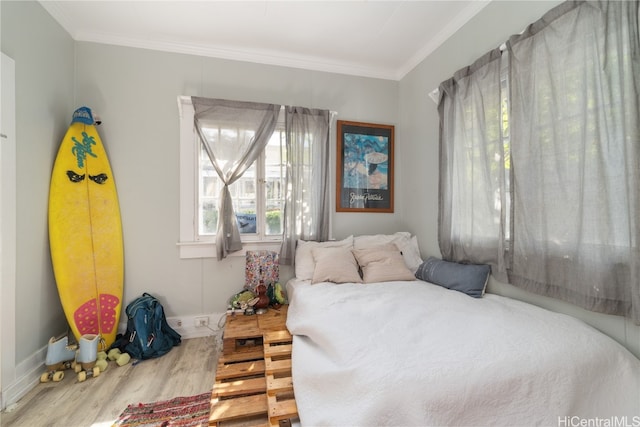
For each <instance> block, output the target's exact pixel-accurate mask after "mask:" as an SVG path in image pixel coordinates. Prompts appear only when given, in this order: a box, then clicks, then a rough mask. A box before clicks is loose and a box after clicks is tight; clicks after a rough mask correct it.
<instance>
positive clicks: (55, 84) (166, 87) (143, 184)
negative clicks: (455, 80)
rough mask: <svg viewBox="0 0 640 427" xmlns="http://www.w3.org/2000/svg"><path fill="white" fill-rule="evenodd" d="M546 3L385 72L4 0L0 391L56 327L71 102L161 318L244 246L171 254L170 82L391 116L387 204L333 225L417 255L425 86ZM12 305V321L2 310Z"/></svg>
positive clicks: (191, 297) (601, 319)
mask: <svg viewBox="0 0 640 427" xmlns="http://www.w3.org/2000/svg"><path fill="white" fill-rule="evenodd" d="M557 3H558V2H548V3H547V2H517V3H516V2H493V3H491V4H489V5H488V6H487V7H486V8H485V9H483V10H482V11H481V13H479V14H478V15H477V16H475V17H474V18H473V19H471V20H470V21H469V22H468V23H467V24H466V25H465V26H464V27H463V28H461V29H460V30H459V31H457V32H456V33H455V34H454V35H453V36H452V37H450V38H449V39H448V40H447V41H446V42H445V43H444V44H443V45H442V46H440V47H439V48H438V49H437V50H435V51H434V52H433V53H432V54H431V55H430V56H429V57H428V58H426V59H425V60H424V61H423V62H422V63H421V64H420V65H418V66H417V67H416V68H415V69H414V70H413V71H411V72H410V73H409V74H408V75H407V76H405V77H404V78H403V79H402V80H400V81H392V80H382V79H372V78H361V77H353V76H346V75H339V74H330V73H322V72H312V71H304V70H298V69H291V68H283V67H277V66H266V65H259V64H252V63H241V62H234V61H228V60H220V59H213V58H203V57H199V56H193V55H184V54H171V53H163V52H157V51H151V50H145V49H137V48H126V47H118V46H109V45H102V44H97V43H91V42H75V41H74V40H73V39H72V38H71V37H70V36H69V35H68V34H67V33H66V32H65V31H64V30H63V29H62V28H61V27H60V26H59V25H58V24H57V23H56V22H55V21H54V20H53V19H52V18H51V16H50V15H49V14H48V13H47V12H46V11H45V10H44V9H43V8H42V7H41V5H40V4H39V3H37V2H5V1H3V2H2V4H1V19H2V51H3V53H5V54H7V55H9V56H10V57H12V58H13V59H14V60H15V61H16V94H17V95H16V128H17V134H18V135H19V144H18V148H17V168H16V170H17V172H16V173H17V180H16V182H17V184H16V187H17V189H16V190H17V191H16V192H17V195H16V211H17V220H16V234H17V235H18V236H20V237H19V239H17V240H16V253H15V254H16V259H15V264H16V271H15V280H14V286H13V287H12V288H11V289H4V287H5V286H6V283H5V282H4V281H3V289H2V299H1V301H2V305H3V307H2V316H3V317H2V319H3V321H2V340H1V342H2V348H1V362H2V383H1V384H2V394H3V402H4V401H5V400H7V401H10V400H11V399H12V397H15V395H16V394H19V393H20V392H21V391H22V388H24V387H26V386H27V384H28V382H29V380H28V378H25V377H26V373H29V372H30V371H31V370H33V369H35V368H37V366H38V361H39V360H40V361H41V360H42V348H43V345H44V343H46V341H47V340H48V339H49V337H50V336H52V335H56V334H59V333H60V332H61V330H63V329H64V328H65V326H64V324H65V322H64V317H63V314H62V311H61V309H60V308H59V304H58V295H57V292H56V289H55V283H54V280H53V274H52V271H51V264H50V256H49V253H48V241H47V230H46V203H47V191H48V182H49V176H50V170H51V165H52V162H53V158H54V156H55V150H56V149H57V145H58V143H59V139H60V137H61V135H62V134H63V132H64V130H65V128H66V126H67V124H68V117H69V114H70V112H71V111H73V110H74V109H75V108H76V107H77V106H78V105H81V104H84V103H86V104H89V105H91V106H93V108H95V109H97V110H101V114H102V115H103V116H106V117H105V118H107V117H108V121H109V122H111V123H113V124H114V125H111V127H109V125H108V123H107V122H105V131H104V132H106V134H105V137H104V140H105V143H106V144H107V146H109V150H110V155H111V158H112V162H113V165H114V172H115V173H116V176H117V179H118V182H119V183H120V184H119V191H120V197H121V205H122V215H123V218H124V236H125V251H126V276H125V282H126V285H125V289H126V290H125V299H126V300H130V299H132V298H134V297H135V296H137V295H139V294H140V293H142V292H144V291H151V292H155V293H157V294H159V295H161V296H162V297H163V298H164V299H165V301H167V302H168V304H167V311H168V316H169V317H175V316H196V315H200V314H208V315H212V316H213V315H215V314H216V313H221V312H222V311H223V310H224V308H225V302H226V300H227V298H228V297H229V295H231V294H232V293H234V292H235V291H236V289H237V288H238V286H239V284H240V283H242V280H243V267H244V259H243V258H233V257H231V258H229V259H227V260H224V261H222V262H219V263H218V262H215V261H214V260H212V259H189V260H181V259H179V256H178V250H177V247H176V243H177V240H178V223H179V218H178V209H177V205H178V204H179V202H178V200H179V188H178V184H177V177H178V164H177V162H176V161H175V159H176V158H177V156H178V147H177V143H176V141H177V139H178V129H177V123H178V119H177V108H176V96H177V95H183V94H195V93H198V94H201V95H203V96H212V97H213V96H215V97H220V98H231V99H243V100H255V101H264V102H271V101H279V102H284V103H295V104H299V105H307V106H318V107H325V108H330V109H332V110H335V111H338V112H339V115H340V116H339V117H340V118H344V119H349V120H357V121H364V122H380V123H393V124H395V125H396V127H397V132H398V135H397V137H396V138H397V139H396V141H397V148H396V149H397V157H396V159H397V160H396V162H397V163H396V164H398V165H402V168H400V167H399V168H398V169H397V171H398V176H397V178H396V179H397V187H396V188H397V193H396V212H395V213H394V214H375V215H374V214H352V213H348V214H334V215H333V218H334V235H335V237H337V238H339V237H344V236H346V235H348V234H369V233H391V232H395V231H398V230H411V231H412V232H413V233H415V234H416V235H417V236H418V238H419V242H420V245H421V247H420V249H421V252H422V255H423V256H424V257H426V256H427V255H430V254H438V253H439V249H438V244H437V238H436V237H437V202H436V201H437V189H438V186H437V182H438V173H437V168H438V147H437V129H438V118H437V111H436V108H435V104H433V103H432V102H431V101H430V100H429V99H428V98H427V94H428V93H429V92H430V91H431V90H432V89H433V88H435V87H436V86H437V85H438V84H439V83H440V82H441V81H442V80H444V79H446V78H448V77H450V76H451V75H452V73H453V72H454V71H455V70H457V69H459V68H460V67H462V66H465V65H467V64H469V63H471V62H472V61H474V60H475V59H476V58H477V57H478V56H480V55H481V54H483V53H485V52H486V51H487V50H489V49H491V48H493V47H495V46H497V45H499V44H500V43H502V42H503V41H504V40H505V39H506V38H507V37H508V36H509V35H511V34H514V33H517V32H518V31H520V30H521V29H522V28H523V27H524V26H525V25H527V24H528V23H530V22H532V21H534V20H536V19H538V18H539V17H540V16H541V15H542V14H543V13H544V12H546V11H547V10H548V9H550V8H551V7H552V6H553V5H555V4H557ZM504 17H508V19H505V18H504ZM140 122H141V123H144V124H145V126H144V128H140V127H138V123H140ZM115 124H118V126H115ZM118 140H127V141H135V142H136V143H135V144H129V145H127V146H126V147H123V146H118V145H117V144H116V143H115V142H112V141H118ZM158 146H159V147H162V148H163V149H156V147H158ZM124 182H126V183H127V186H126V187H125V186H124V184H122V183H124ZM123 187H124V188H123ZM416 194H420V195H422V196H421V197H417V198H416V197H415V196H414V195H416ZM157 213H162V214H160V215H158V214H157ZM282 274H283V278H285V279H286V277H287V274H288V275H289V276H291V275H292V272H291V271H289V272H287V270H286V269H283V273H282ZM212 284H213V285H212ZM490 290H491V291H493V292H497V293H502V294H505V295H509V296H514V297H515V298H519V299H524V300H528V301H532V302H534V303H536V304H540V305H543V306H546V307H549V308H551V309H554V310H558V311H565V312H568V313H569V314H572V315H574V316H576V317H579V318H582V319H584V320H586V321H588V322H589V323H591V324H593V325H595V326H596V327H597V328H599V329H601V330H603V331H604V332H605V333H607V334H609V335H611V336H613V337H614V338H615V339H616V340H618V341H620V342H621V343H622V344H624V345H625V346H627V347H628V348H629V349H630V350H631V351H633V352H634V354H636V355H640V328H638V327H637V326H635V325H633V323H632V322H630V321H628V320H624V319H620V318H618V317H612V316H603V315H597V314H594V313H589V312H586V311H584V310H581V309H577V308H575V307H573V306H570V305H567V304H562V303H560V302H558V301H555V300H551V299H548V298H542V297H536V296H533V295H530V294H526V293H524V292H522V291H519V290H517V289H515V288H513V287H510V286H508V285H504V284H500V283H497V282H492V283H491V285H490ZM10 314H13V315H14V316H15V320H14V319H13V318H11V317H10V318H9V319H10V321H8V322H5V321H4V319H6V317H5V316H8V315H10ZM18 331H19V333H18Z"/></svg>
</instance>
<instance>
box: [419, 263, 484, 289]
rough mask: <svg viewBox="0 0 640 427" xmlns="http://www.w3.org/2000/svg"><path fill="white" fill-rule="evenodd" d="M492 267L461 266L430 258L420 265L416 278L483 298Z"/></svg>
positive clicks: (477, 265)
mask: <svg viewBox="0 0 640 427" xmlns="http://www.w3.org/2000/svg"><path fill="white" fill-rule="evenodd" d="M490 272H491V267H490V266H488V265H486V264H482V265H479V264H460V263H457V262H450V261H443V260H441V259H438V258H435V257H429V258H427V260H426V261H424V262H423V263H422V264H420V267H418V270H417V271H416V277H417V278H418V279H420V280H424V281H425V282H431V283H433V284H436V285H439V286H442V287H445V288H447V289H452V290H454V291H459V292H464V293H465V294H467V295H469V296H472V297H474V298H482V295H483V294H484V290H485V288H486V286H487V282H488V281H489V273H490Z"/></svg>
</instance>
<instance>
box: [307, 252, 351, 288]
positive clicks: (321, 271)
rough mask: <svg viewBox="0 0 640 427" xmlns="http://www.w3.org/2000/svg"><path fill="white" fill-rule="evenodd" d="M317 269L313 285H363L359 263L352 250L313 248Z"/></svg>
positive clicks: (312, 280) (312, 281) (314, 273)
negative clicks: (326, 283)
mask: <svg viewBox="0 0 640 427" xmlns="http://www.w3.org/2000/svg"><path fill="white" fill-rule="evenodd" d="M311 252H312V253H313V259H314V260H315V262H316V269H315V270H314V272H313V278H312V279H311V283H320V282H333V283H362V278H361V277H360V273H359V272H358V263H357V262H356V259H355V258H354V257H353V254H352V253H351V249H350V248H322V247H319V248H313V250H312V251H311Z"/></svg>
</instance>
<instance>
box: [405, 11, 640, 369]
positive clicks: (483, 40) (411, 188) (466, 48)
mask: <svg viewBox="0 0 640 427" xmlns="http://www.w3.org/2000/svg"><path fill="white" fill-rule="evenodd" d="M559 3H560V2H559V1H555V0H554V1H517V2H516V1H493V2H491V3H490V4H489V5H488V6H487V7H485V8H484V9H483V10H482V11H481V12H480V13H479V14H478V15H477V16H475V17H474V18H473V19H471V20H470V21H469V22H468V23H467V24H466V25H465V26H464V27H463V28H461V29H460V30H459V31H458V32H456V33H455V34H454V35H453V36H452V37H451V38H449V39H448V40H447V41H446V42H445V43H444V44H443V45H442V46H440V47H439V48H438V49H437V50H436V51H435V52H433V53H432V54H431V55H430V56H429V57H428V58H426V59H425V60H424V61H423V62H422V63H421V64H420V65H419V66H417V67H416V68H415V69H414V70H413V71H412V72H411V73H409V74H408V75H407V76H406V77H405V78H404V79H402V81H401V82H400V92H399V93H400V100H401V102H400V110H399V118H400V129H401V130H402V132H403V138H402V140H403V143H404V144H406V146H407V149H406V150H403V152H402V160H401V161H402V163H403V171H405V172H408V171H411V172H410V173H411V177H412V178H411V179H408V176H407V179H405V180H404V182H405V185H404V187H403V188H402V193H403V196H404V200H405V204H404V205H403V206H402V208H401V209H402V212H403V220H404V221H405V222H406V225H407V228H408V229H411V230H414V231H415V232H416V234H417V235H418V239H419V242H420V247H421V250H422V255H423V257H426V256H429V255H433V256H438V257H439V256H440V249H439V247H438V240H437V238H438V234H437V225H438V132H439V122H438V111H437V107H436V104H435V103H434V102H433V101H432V100H431V99H430V98H429V97H428V94H429V92H431V91H432V90H433V89H435V88H436V87H438V85H439V84H440V82H442V81H444V80H446V79H448V78H450V77H451V76H452V75H453V73H454V72H455V71H457V70H458V69H460V68H462V67H464V66H467V65H470V64H471V63H473V61H475V60H476V59H477V58H479V57H480V56H482V55H483V54H484V53H486V52H488V51H489V50H491V49H493V48H495V47H498V46H499V45H500V44H502V43H503V42H505V41H506V40H507V39H508V38H509V36H510V35H511V34H516V33H518V32H520V31H522V30H523V29H524V28H525V27H526V26H527V25H528V24H530V23H532V22H534V21H536V20H538V19H539V18H540V17H542V15H543V14H544V13H545V12H547V11H548V10H550V9H551V8H552V7H554V6H555V5H557V4H559ZM506 17H508V19H506ZM488 290H489V292H494V293H498V294H502V295H506V296H510V297H513V298H517V299H521V300H524V301H528V302H530V303H533V304H536V305H540V306H542V307H545V308H548V309H551V310H554V311H560V312H563V313H567V314H570V315H572V316H575V317H578V318H580V319H582V320H584V321H586V322H587V323H589V324H591V325H593V326H594V327H596V328H597V329H600V330H601V331H603V332H605V333H607V334H608V335H611V336H612V337H613V338H615V339H616V340H617V341H619V342H620V343H622V344H623V345H625V346H626V347H627V348H629V349H630V350H631V351H632V352H633V353H634V354H635V355H636V356H638V357H640V327H638V326H636V325H634V324H633V322H631V321H629V320H625V319H623V318H621V317H617V316H607V315H601V314H597V313H592V312H589V311H586V310H582V309H580V308H578V307H575V306H573V305H569V304H565V303H563V302H561V301H558V300H554V299H551V298H545V297H540V296H537V295H533V294H530V293H527V292H524V291H522V290H520V289H517V288H515V287H513V286H510V285H507V284H504V283H498V282H496V281H494V280H492V281H490V283H489V288H488Z"/></svg>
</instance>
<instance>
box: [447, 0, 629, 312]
mask: <svg viewBox="0 0 640 427" xmlns="http://www.w3.org/2000/svg"><path fill="white" fill-rule="evenodd" d="M638 7H639V6H638V3H637V2H611V3H595V2H593V3H592V2H588V3H570V2H566V3H562V4H561V5H559V6H557V7H556V8H554V9H553V10H552V11H550V12H549V13H548V14H546V15H545V17H544V18H543V19H542V20H541V21H539V22H537V23H534V24H532V25H530V26H528V27H527V29H526V30H525V31H524V32H523V34H522V35H520V36H514V37H512V38H510V39H509V41H508V42H507V43H506V48H507V49H506V51H505V52H504V53H500V52H499V50H498V49H496V50H494V51H492V52H489V53H488V54H487V55H485V56H483V57H482V58H480V59H479V60H477V61H476V62H475V63H474V64H472V65H471V66H469V67H466V68H464V69H462V70H460V71H458V72H457V73H456V74H455V75H454V77H453V78H451V79H449V80H447V81H445V82H443V83H442V84H441V85H440V90H441V91H442V92H443V95H442V97H441V98H440V105H439V112H440V117H441V123H442V128H441V129H442V131H441V161H440V162H441V163H440V166H441V167H440V173H441V181H440V183H441V184H440V185H441V188H440V190H441V191H440V195H441V200H440V218H439V219H440V221H439V227H440V229H439V237H440V247H441V250H442V254H443V256H444V257H445V258H447V259H450V260H456V261H470V262H479V263H490V264H491V265H492V267H493V268H492V272H493V273H494V275H495V276H496V277H497V278H498V279H499V280H508V281H509V283H511V284H513V285H515V286H519V287H521V288H523V289H526V290H529V291H532V292H535V293H539V294H542V295H546V296H550V297H554V298H558V299H562V300H565V301H567V302H570V303H573V304H576V305H578V306H581V307H584V308H586V309H589V310H592V311H597V312H603V313H609V314H617V315H623V316H627V317H630V318H632V319H633V320H634V321H636V322H640V292H639V290H640V287H638V283H639V282H640V276H639V275H638V272H640V258H639V257H638V255H637V254H638V244H637V240H636V239H637V230H638V227H639V224H640V223H639V221H638V218H639V217H640V215H638V206H639V205H638V203H637V194H638V189H639V188H640V176H639V175H638V170H637V159H638V157H639V152H638V148H637V141H638V135H640V128H639V127H638V123H637V117H638V107H639V105H638V98H637V92H636V91H635V88H636V87H637V86H638V82H639V80H638V77H637V76H638V75H640V73H638V69H637V64H638V62H637V57H638V53H637V52H638V50H637V38H634V36H633V35H636V34H637V31H638V22H637V19H635V18H634V17H637V14H638ZM505 66H506V67H507V68H506V70H507V73H506V75H505V72H504V71H505ZM500 70H502V71H500ZM505 77H506V78H505ZM489 219H491V220H492V221H489ZM494 224H495V226H494ZM496 273H498V274H497V275H496Z"/></svg>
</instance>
